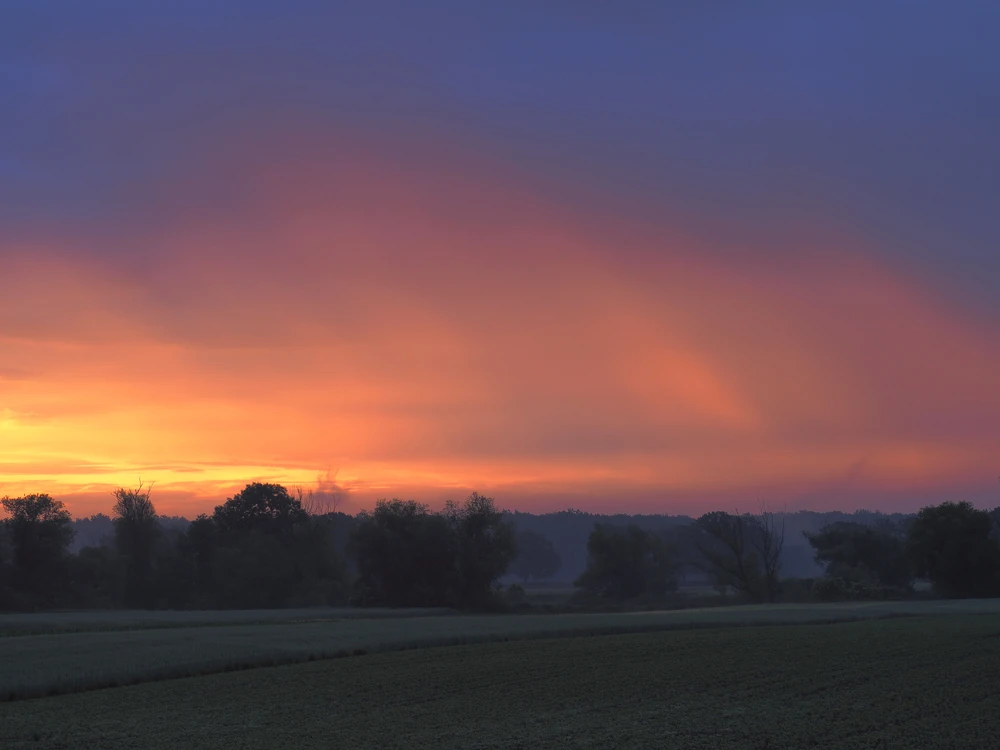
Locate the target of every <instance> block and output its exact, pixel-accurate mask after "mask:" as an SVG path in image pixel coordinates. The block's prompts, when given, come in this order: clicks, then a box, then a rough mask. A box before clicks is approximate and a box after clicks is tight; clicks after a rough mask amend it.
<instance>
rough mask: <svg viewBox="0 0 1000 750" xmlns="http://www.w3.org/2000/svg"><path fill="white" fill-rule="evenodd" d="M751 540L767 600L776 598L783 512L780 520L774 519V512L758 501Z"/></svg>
mask: <svg viewBox="0 0 1000 750" xmlns="http://www.w3.org/2000/svg"><path fill="white" fill-rule="evenodd" d="M752 526H753V527H754V528H753V529H752V533H751V535H750V539H751V542H752V544H753V546H754V548H755V549H756V551H757V553H758V554H759V555H760V563H761V567H762V568H763V572H764V586H765V588H766V590H767V598H768V601H771V602H774V601H777V599H778V593H779V586H780V575H781V550H782V549H783V548H784V546H785V514H784V513H782V514H781V521H780V523H779V521H777V520H775V517H774V513H772V512H771V510H770V509H769V508H768V507H767V505H766V504H765V503H763V502H761V503H760V513H759V514H758V515H757V516H754V517H753V521H752Z"/></svg>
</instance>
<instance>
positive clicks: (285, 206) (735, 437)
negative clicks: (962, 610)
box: [0, 140, 1000, 504]
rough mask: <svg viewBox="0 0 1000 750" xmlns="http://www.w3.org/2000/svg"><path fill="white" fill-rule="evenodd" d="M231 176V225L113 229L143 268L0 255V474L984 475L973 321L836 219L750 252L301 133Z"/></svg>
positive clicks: (591, 483)
mask: <svg viewBox="0 0 1000 750" xmlns="http://www.w3.org/2000/svg"><path fill="white" fill-rule="evenodd" d="M390 153H391V152H390ZM347 154H349V155H350V156H346V155H347ZM341 157H343V158H341ZM445 157H447V158H445ZM272 159H274V160H276V161H275V163H274V164H272V163H271V160H272ZM231 169H232V170H233V171H231V172H227V167H225V166H220V167H219V171H218V172H217V173H213V174H210V175H208V179H209V181H210V182H212V183H213V184H231V185H233V186H234V190H236V191H238V192H239V191H242V197H241V198H240V200H242V201H244V206H245V209H246V211H247V213H248V215H250V216H252V217H254V218H253V219H252V220H251V221H250V222H248V225H247V226H244V225H243V224H242V223H241V222H240V221H238V220H234V219H233V218H232V217H231V216H229V215H226V214H223V215H222V216H220V217H214V218H213V217H208V218H205V217H202V216H199V215H195V216H193V217H191V218H190V219H189V220H187V221H179V222H178V223H177V224H176V226H173V227H171V228H170V229H169V231H164V230H163V228H162V227H157V229H156V231H155V232H152V231H150V232H137V233H135V234H134V235H133V236H131V237H130V238H129V241H130V242H132V243H134V244H135V245H136V246H141V247H143V248H145V255H144V260H145V268H146V270H145V272H144V273H142V274H138V273H135V272H134V271H132V270H130V269H128V268H123V267H121V266H120V265H118V264H117V263H116V261H115V259H114V258H113V257H112V258H105V259H103V260H94V259H82V258H81V256H79V255H77V254H75V253H74V251H73V249H74V246H75V241H76V240H75V238H73V237H65V238H62V239H61V240H58V241H55V242H53V243H52V244H51V245H49V246H46V247H45V248H43V249H38V248H37V247H32V248H31V249H30V251H27V252H25V251H24V250H20V249H19V248H18V247H16V246H15V247H4V248H3V249H2V251H0V257H3V258H5V264H6V270H7V272H8V276H7V278H8V279H9V280H10V282H11V286H10V290H11V291H10V292H9V293H8V294H6V295H5V296H4V297H3V299H2V301H0V325H2V327H3V330H4V331H5V332H6V334H7V336H8V338H7V339H5V341H6V342H7V343H6V344H5V346H6V347H7V351H8V353H9V354H10V356H9V357H8V359H9V360H10V361H12V362H15V363H16V366H18V367H25V368H28V369H30V370H32V371H33V372H37V373H40V375H39V376H38V377H36V378H34V379H32V380H30V381H18V382H17V383H16V387H15V388H14V389H12V390H10V392H9V393H6V394H5V398H7V399H8V400H9V403H8V404H6V405H5V408H6V409H8V410H11V413H31V414H36V415H42V416H43V417H44V420H43V421H39V422H37V423H31V422H22V421H21V420H14V423H13V424H10V422H11V420H7V421H6V422H4V429H3V431H0V440H2V444H3V447H4V448H5V449H6V450H7V451H8V452H11V455H16V456H20V458H19V459H18V460H20V461H22V462H24V463H23V465H22V466H21V468H20V469H17V470H14V469H8V471H7V472H6V474H7V475H8V476H10V475H13V476H14V479H13V480H12V482H9V483H12V484H14V485H17V486H23V487H29V486H30V487H34V486H36V485H39V484H44V483H45V482H46V481H51V480H52V478H53V477H56V478H57V480H58V481H59V482H61V483H63V484H64V488H65V491H68V492H70V493H71V492H73V491H74V487H77V486H81V487H82V486H89V483H90V482H91V481H92V479H91V478H89V477H88V476H87V475H89V474H93V473H95V472H100V473H106V474H109V475H110V476H109V478H108V480H107V481H108V482H110V483H113V482H115V481H120V482H126V483H127V482H129V481H132V478H133V475H136V472H137V471H142V472H143V479H144V480H145V479H146V478H147V474H148V478H149V479H150V480H156V481H157V487H158V488H162V489H164V490H167V491H174V490H175V489H176V487H180V486H186V487H189V488H201V489H198V490H196V491H197V492H198V494H199V496H202V497H204V496H205V489H204V488H214V489H213V491H220V492H224V491H230V490H232V488H234V487H237V486H238V484H239V482H241V481H243V480H246V481H249V480H250V479H256V478H262V477H267V478H271V479H274V480H276V481H284V482H287V483H290V484H301V485H302V486H313V487H317V485H315V481H316V480H315V477H316V475H317V473H318V472H319V471H321V468H320V467H323V466H328V465H330V462H331V461H333V462H334V464H333V465H337V466H339V467H341V468H340V471H341V473H340V474H339V475H338V477H337V478H338V481H340V482H343V483H344V484H343V486H345V487H351V488H352V494H351V497H352V500H353V499H354V498H356V499H357V500H356V501H357V502H359V503H361V504H364V503H365V502H369V501H370V498H371V497H373V496H375V495H378V494H393V493H394V492H396V491H397V490H401V489H406V490H409V491H412V492H418V493H423V494H426V493H427V492H431V493H433V492H439V493H440V492H451V491H456V490H458V489H462V488H469V487H492V488H494V489H495V490H496V492H497V493H498V494H502V493H506V494H507V495H508V496H509V497H511V498H517V497H525V498H526V497H536V498H537V497H539V496H545V495H546V494H560V493H563V494H565V493H566V492H582V493H589V492H592V491H593V490H594V488H595V487H597V488H600V491H601V493H603V495H604V496H605V497H614V496H621V497H629V496H638V495H645V496H649V495H656V493H661V495H662V496H664V497H667V496H672V497H678V496H679V495H682V494H683V493H689V495H692V496H694V495H705V494H711V493H713V492H714V493H717V494H718V495H720V496H721V495H725V496H730V495H733V494H735V493H741V492H752V491H753V490H754V488H768V489H769V490H771V491H773V492H778V493H783V494H784V495H785V496H791V495H792V494H794V492H798V491H803V490H804V488H807V487H809V486H810V484H822V483H825V482H831V481H833V480H834V479H835V478H836V477H839V476H842V475H843V473H844V472H845V471H847V470H848V467H852V466H859V465H860V466H863V469H862V470H861V471H860V478H859V479H857V480H856V481H857V482H858V483H859V484H860V485H861V486H864V487H866V488H867V489H868V490H873V489H878V488H884V489H886V490H889V489H892V490H898V489H899V488H901V487H907V486H921V487H924V486H928V485H938V486H942V487H946V486H949V484H963V483H964V484H967V483H970V482H972V483H975V482H978V481H984V479H983V478H985V477H986V476H989V477H992V474H988V471H989V465H990V464H989V462H990V461H991V460H992V457H993V456H994V455H995V450H996V448H997V445H996V440H995V438H994V437H993V436H994V435H995V434H996V426H997V425H998V424H1000V396H998V394H997V393H996V391H995V388H994V387H993V386H994V384H993V383H992V379H991V377H990V375H989V374H990V373H991V372H996V371H997V367H998V365H1000V362H998V361H997V360H998V357H1000V355H998V354H997V350H996V347H995V346H993V344H995V342H996V340H997V333H996V329H995V327H994V326H993V323H992V322H991V321H989V320H984V319H982V318H974V317H970V315H969V314H968V313H966V312H965V311H963V310H961V309H957V308H955V307H953V306H951V305H949V303H948V302H947V299H946V298H943V297H942V296H941V295H938V294H936V293H935V292H933V291H932V290H930V289H928V288H926V286H925V285H923V284H922V283H921V281H920V279H919V277H912V276H911V275H907V274H904V273H901V272H899V271H898V270H894V269H893V268H892V267H891V266H888V265H886V264H884V263H882V262H879V261H878V260H876V258H877V257H878V256H877V253H874V252H871V251H869V250H868V249H867V247H866V242H865V240H864V239H862V238H860V237H859V238H858V239H856V240H854V241H844V240H843V239H842V238H835V239H834V240H832V241H831V246H829V247H822V246H817V247H812V248H809V247H799V246H790V247H776V248H774V249H773V250H772V251H771V252H769V253H758V254H756V255H755V256H754V257H753V258H752V259H751V258H747V257H745V256H741V255H740V254H739V253H738V252H735V253H734V252H732V251H731V250H730V249H729V248H727V247H726V246H724V245H723V246H720V245H710V244H705V243H704V242H702V241H699V240H697V239H696V238H691V237H686V236H683V235H680V234H676V233H671V232H670V231H669V227H651V226H649V225H645V224H641V225H635V224H628V223H623V222H621V221H620V220H619V219H617V218H616V217H615V216H614V214H610V213H609V214H606V215H603V216H602V215H600V214H596V213H595V214H592V215H591V216H589V217H588V218H587V219H586V220H583V221H580V220H578V219H577V217H576V216H574V215H573V213H572V211H570V210H567V208H566V207H565V206H564V205H562V204H560V202H559V201H558V200H551V199H550V198H549V197H548V196H547V194H546V193H545V192H544V191H539V190H538V189H536V187H535V186H533V185H532V183H531V182H530V180H529V181H525V182H523V183H519V182H518V181H517V179H516V176H514V175H512V174H511V173H510V172H508V171H505V170H503V169H497V170H495V171H491V167H490V165H489V163H488V162H483V161H481V160H480V161H477V160H469V161H465V162H463V161H462V158H461V156H456V155H454V154H453V153H449V152H448V151H447V149H445V150H440V151H439V152H438V153H436V154H434V155H432V156H428V155H426V154H425V155H424V156H409V157H408V160H396V159H393V158H386V157H384V156H380V154H379V152H378V150H377V149H372V148H371V147H370V146H369V145H368V144H364V143H357V142H353V141H350V140H346V141H343V142H341V141H334V142H332V143H319V144H316V143H315V142H314V143H310V144H308V148H305V149H303V152H302V153H297V152H296V151H294V150H288V151H280V152H278V153H277V154H271V155H264V156H259V157H257V158H256V159H246V160H239V161H238V162H237V163H236V165H235V166H234V167H232V168H231ZM247 185H249V186H250V188H247V187H246V186H247ZM848 234H849V233H848V232H846V231H845V232H842V236H847V235H848ZM25 310H30V315H24V314H23V311H25ZM32 462H34V464H32ZM32 465H34V466H35V467H36V468H34V469H31V468H29V467H30V466H32ZM42 466H44V467H46V468H45V469H42V468H40V467H42ZM152 467H159V468H156V469H155V470H154V469H153V468H152ZM194 471H198V472H200V474H198V475H197V477H195V478H194V480H192V476H194V475H193V473H192V472H194ZM192 481H194V484H192V483H191V482H192ZM324 486H325V485H323V484H322V483H321V484H320V485H319V486H318V487H317V491H318V492H320V493H324V492H325V491H326V490H325V489H324ZM434 488H437V489H434ZM449 488H451V489H449ZM536 502H537V500H536Z"/></svg>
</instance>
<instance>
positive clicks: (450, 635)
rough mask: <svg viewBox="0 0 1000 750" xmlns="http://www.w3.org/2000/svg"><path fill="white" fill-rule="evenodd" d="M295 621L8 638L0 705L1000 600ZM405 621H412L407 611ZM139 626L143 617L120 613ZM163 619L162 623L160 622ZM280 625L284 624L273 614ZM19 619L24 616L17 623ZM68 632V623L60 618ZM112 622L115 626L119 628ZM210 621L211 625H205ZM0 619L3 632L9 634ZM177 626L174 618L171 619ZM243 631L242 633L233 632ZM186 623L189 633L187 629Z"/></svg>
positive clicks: (294, 617) (957, 609) (973, 608)
mask: <svg viewBox="0 0 1000 750" xmlns="http://www.w3.org/2000/svg"><path fill="white" fill-rule="evenodd" d="M319 612H326V615H324V616H307V615H305V614H303V612H302V611H298V612H292V613H290V614H289V613H286V614H287V615H288V616H289V617H290V618H291V619H289V620H287V621H283V622H282V621H277V622H276V621H272V622H261V621H260V620H259V619H258V618H259V615H258V614H257V613H251V614H249V615H248V614H246V613H244V616H245V619H243V620H238V619H237V620H234V619H233V618H238V617H239V614H238V613H219V617H220V620H219V624H214V625H211V626H206V625H204V624H203V623H204V618H207V617H210V616H211V613H204V612H202V613H184V615H185V616H189V619H185V618H184V617H181V616H178V617H177V618H175V619H173V620H171V621H170V623H169V626H168V627H160V628H153V627H150V626H148V623H147V626H145V627H140V628H130V629H121V630H109V627H112V626H113V621H114V617H115V616H116V614H115V613H113V614H111V615H103V617H104V619H101V618H98V617H96V616H95V618H94V619H92V620H91V621H90V625H91V626H92V627H93V628H94V629H93V630H91V631H82V632H78V631H80V628H83V627H86V625H85V623H84V621H83V620H74V621H73V622H74V623H75V625H74V630H72V631H71V632H57V633H50V634H43V635H22V636H7V637H2V638H0V667H2V668H0V699H3V700H16V699H20V698H30V697H38V696H45V695H54V694H58V693H67V692H76V691H80V690H88V689H95V688H101V687H113V686H118V685H127V684H133V683H140V682H147V681H151V680H158V679H165V678H172V677H185V676H189V675H199V674H206V673H212V672H221V671H225V670H232V669H243V668H248V667H258V666H273V665H276V664H288V663H294V662H303V661H308V660H312V659H322V658H330V657H339V656H349V655H351V654H353V653H355V652H356V651H366V652H375V651H386V650H400V649H407V648H415V647H425V646H433V645H451V644H461V643H481V642H490V641H498V640H511V639H513V640H520V639H531V638H544V637H553V636H562V635H594V634H612V633H626V632H642V631H651V630H665V629H685V628H687V629H690V628H704V627H720V626H738V625H766V624H796V623H798V624H802V623H817V622H833V621H843V620H855V619H870V618H882V617H891V616H893V615H907V614H909V615H913V614H934V613H938V614H940V613H973V612H993V613H1000V600H990V601H984V600H980V601H950V602H949V601H926V602H877V603H863V604H862V603H858V604H831V605H796V604H789V605H762V606H743V607H726V608H720V607H712V608H707V609H704V610H697V609H687V610H679V611H670V612H636V613H614V614H570V615H475V616H473V615H454V614H452V615H430V614H426V613H425V614H424V616H421V617H403V616H397V617H386V616H384V615H385V614H387V613H385V612H382V613H380V614H381V615H383V616H381V617H378V618H374V619H361V618H357V617H352V618H340V619H336V618H332V617H330V616H329V614H330V613H329V612H328V611H326V610H319ZM396 614H397V615H401V614H404V612H398V613H396ZM117 615H119V616H120V617H121V618H122V621H123V622H128V623H132V622H133V621H134V618H135V617H136V615H135V614H134V613H117ZM157 616H161V615H157ZM273 616H274V617H278V614H277V613H274V615H273ZM13 617H17V616H13ZM52 617H54V618H55V619H56V620H58V621H59V623H61V624H62V625H65V624H66V620H64V619H62V618H61V616H52ZM108 618H111V619H110V620H109V619H108ZM199 618H202V619H199ZM6 619H8V618H6V617H0V630H3V629H4V627H6V626H5V624H4V620H6ZM168 619H169V618H168ZM234 621H235V622H241V623H242V624H233V623H234ZM185 624H187V626H185Z"/></svg>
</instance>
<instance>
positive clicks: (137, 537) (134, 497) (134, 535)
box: [111, 484, 160, 607]
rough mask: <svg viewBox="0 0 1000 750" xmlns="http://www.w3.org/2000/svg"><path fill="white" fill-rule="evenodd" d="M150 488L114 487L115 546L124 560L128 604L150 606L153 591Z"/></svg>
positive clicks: (154, 530) (154, 525) (154, 523)
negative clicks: (130, 488)
mask: <svg viewBox="0 0 1000 750" xmlns="http://www.w3.org/2000/svg"><path fill="white" fill-rule="evenodd" d="M151 489H152V488H146V489H145V490H143V488H142V484H140V485H139V487H138V488H137V489H134V490H128V489H125V488H122V487H120V488H118V489H117V490H115V491H114V497H115V504H114V507H113V508H112V511H111V516H112V523H113V524H114V534H115V548H116V549H117V550H118V554H119V555H120V556H121V558H122V561H123V562H124V570H123V576H122V577H123V581H122V585H123V587H124V592H123V597H124V601H125V603H126V604H127V605H128V606H131V607H135V606H150V605H151V603H152V596H153V592H152V591H151V590H150V582H151V578H152V573H153V556H154V543H155V542H156V538H157V536H158V535H159V533H160V524H159V521H158V520H157V517H156V508H155V507H154V506H153V501H152V500H151V499H150V492H151Z"/></svg>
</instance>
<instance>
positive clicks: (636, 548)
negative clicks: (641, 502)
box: [575, 524, 678, 601]
mask: <svg viewBox="0 0 1000 750" xmlns="http://www.w3.org/2000/svg"><path fill="white" fill-rule="evenodd" d="M677 567H678V563H677V559H676V556H675V554H674V550H673V548H672V547H670V546H669V545H667V544H666V542H665V541H664V538H663V536H662V535H660V534H656V533H654V532H650V531H644V530H643V529H640V528H639V527H638V526H636V525H634V524H630V525H629V526H627V527H626V528H624V529H623V528H620V527H617V526H612V525H610V524H596V525H595V526H594V529H593V531H591V533H590V538H589V539H588V540H587V569H586V570H585V571H584V572H583V574H582V575H581V576H580V577H579V578H578V579H577V580H576V583H575V585H576V586H578V587H580V588H582V589H583V590H584V591H587V592H588V593H591V594H594V595H597V596H602V597H606V598H608V599H615V600H619V601H621V600H626V599H634V598H636V597H639V596H646V597H649V598H653V599H656V598H657V597H660V596H663V595H664V594H666V593H667V592H670V591H675V590H676V589H677V577H676V570H677Z"/></svg>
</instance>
